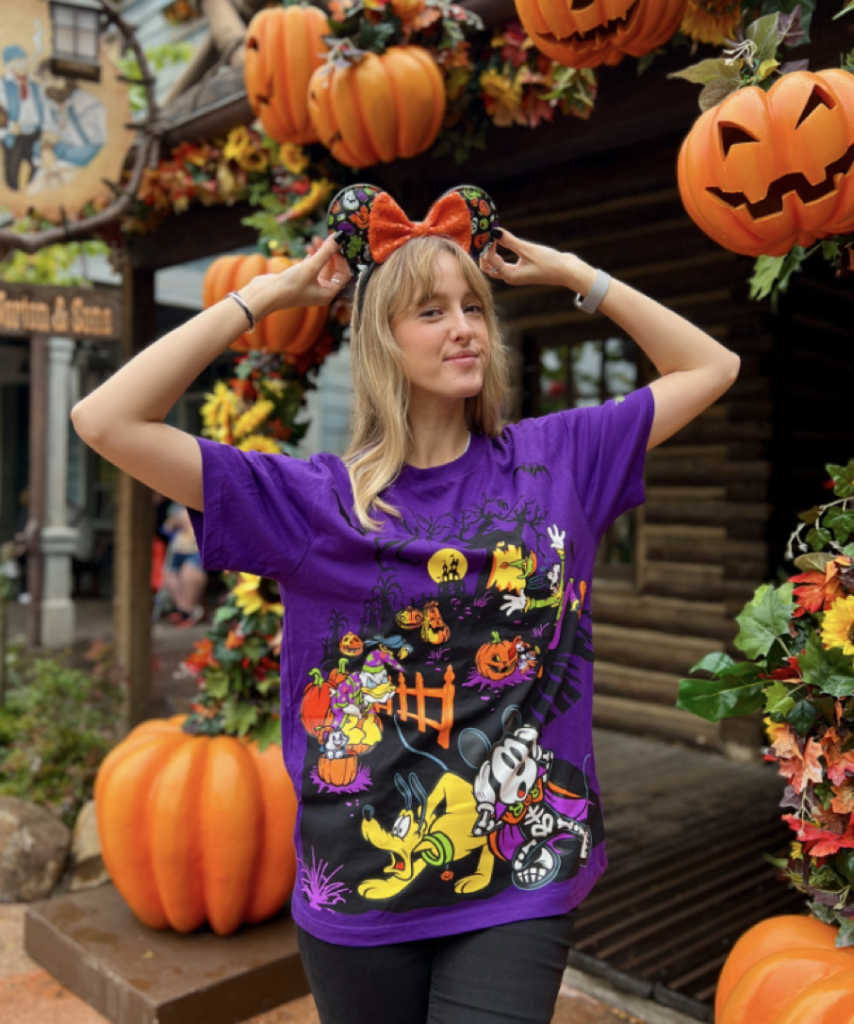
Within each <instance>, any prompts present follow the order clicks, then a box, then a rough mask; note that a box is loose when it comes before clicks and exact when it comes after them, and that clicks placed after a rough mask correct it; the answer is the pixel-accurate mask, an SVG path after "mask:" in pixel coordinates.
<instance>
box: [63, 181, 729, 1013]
mask: <svg viewBox="0 0 854 1024" xmlns="http://www.w3.org/2000/svg"><path fill="white" fill-rule="evenodd" d="M330 211H331V212H330V225H331V227H334V228H338V229H339V230H338V232H337V233H336V235H334V236H333V237H331V238H329V239H327V241H326V242H325V243H324V244H323V245H322V246H321V247H320V249H319V250H318V251H317V252H316V253H315V254H314V255H313V256H310V257H309V258H307V259H306V260H304V261H303V262H302V263H301V264H299V265H297V266H294V267H291V268H289V269H288V270H286V271H285V272H284V273H282V274H280V275H277V276H274V275H266V276H262V277H259V278H256V279H255V280H254V281H252V282H251V283H250V284H249V285H247V286H246V287H245V288H243V289H242V290H241V292H240V294H239V295H236V296H230V297H228V298H227V299H225V300H223V301H222V302H220V303H219V304H218V305H217V306H215V307H214V308H212V309H209V310H207V311H205V312H204V313H201V314H199V316H197V317H196V318H195V319H193V320H192V321H190V322H189V323H188V324H186V325H184V326H183V327H181V328H179V329H178V330H176V331H174V332H173V333H172V334H170V335H169V336H167V337H166V338H164V339H163V340H162V341H160V342H158V343H157V344H155V345H153V346H151V348H149V349H147V350H146V351H145V352H143V353H141V354H140V355H139V356H137V357H136V359H134V361H133V363H132V364H130V365H129V366H127V367H125V368H123V369H122V370H120V371H119V372H118V373H117V374H115V376H113V377H112V378H111V379H110V380H109V381H107V382H106V383H105V384H104V385H102V386H101V388H99V389H98V391H96V392H94V393H93V394H92V395H90V396H89V397H88V398H86V399H84V400H83V401H82V402H81V403H80V404H79V405H78V406H77V407H76V408H75V410H74V412H73V419H74V423H75V426H76V427H77V429H78V431H79V432H80V433H81V436H83V438H84V439H85V440H86V441H88V443H89V444H91V445H92V446H93V447H94V448H95V449H96V450H98V451H99V452H100V453H101V454H102V455H104V456H105V457H106V458H108V459H110V460H112V461H113V462H115V463H116V464H117V465H118V466H120V467H121V468H122V469H124V470H126V471H128V472H130V473H132V474H134V475H135V476H137V477H138V478H139V479H141V480H142V481H143V482H145V483H147V484H148V485H149V486H151V487H154V488H157V489H158V490H160V491H162V492H163V493H165V494H168V495H170V496H171V497H173V498H174V499H175V500H177V501H180V502H182V503H184V504H185V505H187V506H188V507H189V508H190V509H191V510H195V511H194V512H193V513H192V517H193V523H194V526H195V529H196V533H197V537H198V539H199V548H200V550H201V552H202V558H203V564H204V567H205V569H207V570H208V571H212V570H218V569H241V570H244V571H247V572H250V573H255V574H257V575H261V576H266V577H270V578H272V579H274V580H276V581H278V583H279V586H280V589H281V594H282V599H283V602H284V604H285V609H286V612H285V616H284V631H285V632H284V638H283V642H282V688H281V694H282V739H283V750H284V758H285V763H286V766H287V768H288V771H289V773H290V776H291V778H292V779H293V780H294V783H295V788H296V790H297V792H298V794H299V796H300V800H301V813H300V817H299V819H298V826H297V836H296V842H297V852H298V857H299V874H298V878H297V884H296V888H295V890H294V898H293V901H292V913H293V916H294V919H295V921H296V922H297V924H298V926H299V929H300V931H299V935H300V946H301V950H302V954H303V960H304V963H305V966H306V970H307V973H308V975H309V979H310V981H311V984H312V988H313V991H314V994H315V998H316V1000H317V1003H318V1008H319V1012H320V1017H321V1020H322V1021H323V1024H362V1022H368V1021H371V1022H375V1021H382V1022H383V1024H397V1022H400V1024H404V1022H405V1024H415V1022H418V1021H428V1022H430V1024H438V1022H440V1021H441V1022H443V1024H451V1022H454V1024H456V1022H462V1021H466V1022H468V1024H481V1022H483V1024H485V1022H487V1021H489V1022H491V1024H494V1022H500V1021H508V1022H509V1021H525V1022H531V1024H547V1022H548V1021H549V1020H550V1019H551V1016H552V1013H553V1008H554V1003H555V999H556V996H557V991H558V987H559V985H560V979H561V975H562V971H563V968H564V966H565V964H566V955H567V950H568V946H569V937H570V932H571V927H572V911H573V909H574V908H575V907H576V906H577V905H578V904H579V903H580V902H581V900H582V899H583V898H584V896H585V895H586V894H587V893H588V892H589V891H590V889H591V888H592V886H593V883H594V882H595V880H596V878H598V877H599V875H600V874H601V873H602V871H603V870H604V869H605V866H606V859H605V852H604V843H603V828H602V820H601V813H600V808H599V798H598V786H597V784H596V778H595V770H594V764H593V752H592V738H591V728H590V726H591V715H592V695H591V691H592V643H591V619H590V582H591V575H592V567H593V559H594V555H595V551H596V546H597V543H598V540H599V539H600V538H601V536H602V534H603V533H604V531H605V530H606V529H607V528H608V526H609V525H610V523H611V522H613V520H614V519H615V518H616V517H617V516H618V515H620V514H621V513H622V512H624V511H626V510H627V509H629V508H631V507H632V506H634V505H637V504H639V503H640V502H641V501H642V500H643V479H642V470H643V459H644V452H645V451H646V450H647V449H648V448H651V447H654V446H655V445H657V444H660V443H661V442H662V441H663V440H665V438H667V437H669V436H670V435H671V434H673V433H674V432H675V431H677V430H678V429H679V428H680V427H682V426H684V425H685V424H686V423H688V422H689V421H690V420H691V419H692V418H693V417H695V416H697V415H698V414H699V413H700V412H702V411H703V410H704V409H705V408H707V407H708V406H709V405H710V404H711V403H712V402H713V401H714V400H715V399H716V398H718V397H719V396H720V395H721V394H722V393H723V392H724V391H725V390H726V389H727V388H728V387H729V386H730V385H731V384H732V382H733V381H734V379H735V377H736V374H737V372H738V366H739V360H738V358H737V357H736V356H735V355H734V354H733V353H731V352H728V351H727V350H726V349H724V348H722V347H721V346H720V345H718V344H717V342H715V341H714V340H713V339H712V338H710V337H709V336H708V335H706V334H704V333H703V332H702V331H700V330H698V329H697V328H695V327H693V326H692V325H691V324H689V323H687V322H686V321H684V320H683V319H681V318H680V317H679V316H677V315H676V314H675V313H672V312H670V311H669V310H667V309H665V308H663V307H662V306H660V305H659V304H657V303H656V302H654V301H652V300H651V299H648V298H645V297H644V296H642V295H640V294H638V293H637V292H635V291H633V290H632V289H631V288H629V287H628V286H626V285H624V284H622V283H620V282H618V281H609V279H608V278H607V275H604V274H603V273H602V272H597V271H596V270H594V269H593V268H592V267H590V266H588V265H587V264H585V263H584V262H583V261H581V260H580V259H578V258H577V257H576V256H573V255H570V254H567V253H561V252H557V251H555V250H553V249H550V248H547V247H545V246H541V245H536V244H534V243H532V242H527V241H523V240H522V239H518V238H516V237H515V236H514V235H512V234H510V232H508V231H503V232H502V231H501V230H500V229H498V228H497V226H496V223H495V211H494V206H493V204H492V202H491V200H490V199H489V197H488V196H486V195H485V193H482V192H480V190H478V189H475V188H473V187H470V186H465V187H460V188H459V189H456V190H453V191H452V192H451V193H449V194H447V195H446V196H443V197H442V198H441V199H440V200H439V201H438V202H437V203H436V204H435V205H434V207H433V209H432V210H431V212H430V215H429V216H428V218H427V220H426V221H425V222H423V223H422V224H420V225H412V224H411V223H410V222H409V221H408V220H407V219H406V217H405V216H404V215H403V213H402V211H400V210H399V208H398V207H397V206H396V204H394V203H393V201H392V200H391V199H390V197H388V196H387V195H386V194H385V193H381V192H379V191H378V190H377V189H374V188H372V187H370V186H353V187H352V188H349V189H345V190H343V191H342V193H340V194H339V196H338V197H336V199H335V201H334V202H333V204H332V206H331V207H330ZM448 236H450V238H449V237H448ZM450 239H453V240H450ZM496 242H497V245H496V244H494V243H496ZM339 246H340V247H341V248H343V249H344V250H345V252H346V259H345V258H344V256H342V254H341V252H340V251H339ZM499 247H501V248H503V249H504V250H506V251H507V252H508V253H512V254H515V256H516V260H515V262H507V261H505V259H504V258H503V257H502V256H501V255H500V254H499V252H498V251H497V249H498V248H499ZM472 256H474V257H475V258H476V259H477V260H478V263H476V262H475V259H473V258H472ZM478 266H479V268H480V269H478ZM354 272H355V273H357V274H359V275H360V280H359V283H358V288H357V293H356V295H357V302H356V309H355V311H354V314H353V324H352V336H351V359H352V367H353V378H354V386H355V412H354V438H353V443H352V445H351V449H350V451H349V453H348V455H347V456H346V458H345V460H344V461H342V460H341V459H339V458H337V457H334V456H331V455H319V456H315V457H313V458H312V459H310V460H309V461H307V462H302V461H298V460H294V459H287V458H284V457H279V456H269V455H260V454H258V453H242V452H239V451H237V450H236V449H234V448H230V447H228V446H224V445H217V444H214V443H212V442H209V441H205V440H198V439H196V438H193V437H190V436H188V435H186V434H183V433H181V432H180V431H178V430H175V429H174V428H172V427H169V426H166V425H164V423H163V422H162V421H163V418H164V417H165V415H166V413H167V412H168V410H169V408H170V407H171V406H172V405H173V404H174V402H176V401H177V399H178V398H179V397H180V395H181V393H182V392H183V391H184V390H185V389H186V388H187V387H188V386H189V384H190V383H191V382H192V381H193V380H194V379H195V377H196V376H197V375H198V374H199V373H200V372H201V371H202V370H203V369H204V368H205V367H206V366H207V365H208V364H209V363H210V362H212V361H213V359H215V358H216V356H217V355H219V354H220V353H221V352H222V351H223V350H224V349H225V348H226V346H227V345H228V344H229V343H230V342H232V341H233V340H234V339H235V338H236V337H238V335H239V334H241V333H242V331H243V330H244V329H245V328H246V326H247V319H248V321H249V324H250V326H251V325H252V324H253V323H254V321H255V320H257V319H260V318H261V317H262V316H264V315H266V314H267V313H269V312H271V311H273V310H276V309H284V308H288V307H292V306H299V305H315V304H322V303H327V302H329V301H330V300H331V299H332V297H333V296H334V295H336V294H337V292H338V291H339V290H340V288H341V287H342V285H343V284H344V283H345V282H346V280H347V279H348V278H349V277H350V276H351V273H354ZM482 272H485V274H486V275H488V277H487V276H484V273H482ZM489 277H492V278H494V279H496V280H502V281H505V282H507V283H509V284H512V285H524V284H532V285H553V286H556V287H566V288H569V289H571V290H573V291H576V292H578V293H579V295H580V296H584V297H585V298H584V300H583V305H582V308H586V309H588V310H589V309H595V308H596V306H597V305H598V304H599V303H601V309H602V311H603V312H604V313H606V314H607V315H608V316H609V317H610V318H611V319H612V320H613V321H614V322H615V323H617V324H618V325H619V326H620V327H621V328H622V329H623V330H624V331H625V332H627V333H628V334H630V335H631V336H632V337H633V338H634V339H635V340H636V341H637V343H638V344H639V345H640V347H641V348H642V349H643V351H644V352H646V354H647V355H648V356H649V358H650V359H651V361H652V362H653V364H654V365H655V366H656V368H657V369H658V371H659V373H660V374H661V376H660V378H659V379H658V380H656V381H655V382H654V383H653V384H651V385H650V386H649V387H647V388H641V389H640V390H638V391H637V392H634V393H633V394H631V395H629V396H628V397H627V398H626V399H625V400H622V401H612V402H608V403H606V404H605V405H604V406H601V407H598V408H590V409H580V410H574V411H571V412H567V413H559V414H555V415H552V416H545V417H542V418H540V419H535V420H528V421H523V422H522V423H520V424H516V425H512V426H508V427H506V428H503V429H502V427H503V424H502V422H501V420H500V416H501V411H502V406H503V403H504V399H505V396H506V393H507V387H508V372H507V360H506V356H505V353H504V351H503V349H502V347H501V342H500V338H499V334H498V327H497V323H496V319H495V313H494V309H493V304H492V297H491V292H490V287H489V283H488V281H489ZM202 513H203V514H202ZM312 681H313V683H314V685H312ZM304 692H305V693H309V694H310V695H311V698H310V699H311V708H309V703H308V698H304ZM304 701H305V703H304ZM318 703H319V704H320V709H319V711H318ZM301 711H302V712H303V714H302V719H303V722H304V724H305V728H302V726H301V725H300V722H299V719H300V712H301Z"/></svg>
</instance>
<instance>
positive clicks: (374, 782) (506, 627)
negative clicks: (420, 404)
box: [300, 466, 601, 914]
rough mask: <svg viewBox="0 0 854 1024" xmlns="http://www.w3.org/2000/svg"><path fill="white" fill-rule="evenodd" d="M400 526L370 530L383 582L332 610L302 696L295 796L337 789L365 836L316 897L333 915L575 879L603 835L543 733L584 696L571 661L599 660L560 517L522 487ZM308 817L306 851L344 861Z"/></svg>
mask: <svg viewBox="0 0 854 1024" xmlns="http://www.w3.org/2000/svg"><path fill="white" fill-rule="evenodd" d="M535 468H536V467H534V466H531V467H525V470H526V473H525V474H523V476H524V475H527V474H528V473H529V472H530V473H532V472H533V470H534V469H535ZM544 472H546V473H547V472H548V470H545V469H544ZM339 508H340V511H341V515H342V516H343V517H344V518H345V519H346V520H347V522H348V523H349V525H350V526H351V527H352V528H353V529H354V530H355V531H358V532H360V533H363V531H362V530H361V527H360V526H359V525H358V523H356V522H354V521H353V520H352V519H351V518H350V517H349V516H348V515H347V514H346V512H345V511H344V509H343V507H341V506H340V503H339ZM401 525H402V527H403V530H402V531H397V534H396V536H395V537H394V539H389V538H388V536H387V535H386V536H383V535H379V536H376V535H375V536H372V537H371V538H370V539H371V541H372V543H373V544H374V558H375V562H376V564H377V568H378V573H377V577H376V584H375V585H374V586H373V588H372V590H371V592H370V595H369V597H368V599H367V600H366V601H365V603H364V606H363V610H362V614H361V617H360V620H359V621H358V622H354V621H348V620H347V619H346V617H345V616H344V615H343V614H341V613H339V612H337V611H335V610H332V611H331V612H330V616H329V634H328V636H327V638H326V640H325V641H324V644H323V651H322V652H318V658H317V665H316V667H315V668H314V669H313V670H312V673H311V675H312V679H311V681H310V682H309V684H308V686H307V687H306V688H305V692H304V694H303V697H302V702H301V708H300V717H301V720H302V722H303V725H304V727H305V728H306V731H307V732H308V733H309V735H310V736H311V737H312V739H310V740H309V744H308V748H307V753H306V762H305V764H306V771H305V773H304V776H303V779H304V782H303V799H304V801H305V802H306V804H315V803H319V802H320V801H324V802H327V801H337V803H336V804H335V805H334V806H335V807H338V808H340V817H339V819H338V825H339V826H340V827H341V828H350V829H354V830H357V833H360V834H361V839H362V840H363V841H364V844H365V845H364V847H363V849H362V851H359V852H357V853H352V854H351V856H350V858H349V860H348V861H345V863H344V864H342V865H341V866H340V870H339V868H336V869H335V872H336V879H335V881H336V896H338V897H341V898H336V900H335V901H334V904H331V903H323V904H320V905H321V906H322V908H323V909H325V910H328V911H330V912H333V913H346V914H358V913H361V912H364V911H365V910H367V909H370V906H371V905H373V906H377V905H378V904H381V905H382V907H383V909H388V910H398V909H400V910H409V909H414V908H416V907H418V908H425V907H430V906H447V905H453V903H455V902H459V900H460V899H465V898H483V897H489V896H492V895H494V894H495V893H496V892H498V891H500V890H501V889H504V888H506V887H507V886H508V885H510V886H513V887H515V888H517V889H523V890H534V889H538V888H541V887H543V886H546V885H548V884H549V883H551V882H553V881H556V880H558V881H562V880H566V879H568V878H570V877H572V876H573V875H575V874H576V873H577V872H578V870H579V868H580V867H581V866H582V865H583V864H584V863H585V862H586V860H587V858H588V856H589V853H590V850H591V848H592V846H593V845H594V843H596V842H599V841H600V840H601V822H600V818H599V814H598V798H597V795H596V793H595V790H593V789H591V786H590V784H589V780H588V777H587V775H586V773H585V771H584V769H583V767H578V766H576V765H573V764H571V763H570V762H569V761H566V760H562V759H559V758H555V756H554V754H553V752H552V751H551V750H549V749H546V748H544V747H543V745H542V744H541V735H542V730H543V729H544V728H545V727H546V726H547V725H548V724H549V723H551V722H552V721H554V720H555V719H556V718H558V717H559V716H560V715H562V714H564V713H565V712H567V711H568V710H569V709H571V708H572V706H573V705H574V704H575V702H576V701H577V700H578V698H579V697H580V693H579V691H578V690H577V689H576V688H575V687H574V686H573V682H574V681H577V680H578V678H579V674H578V666H577V664H575V665H574V664H573V661H574V659H578V658H581V659H584V660H591V659H592V650H591V646H590V636H589V632H588V631H587V630H585V628H584V627H581V628H579V622H580V619H581V618H582V616H584V615H587V616H589V612H588V611H587V609H585V608H584V599H585V596H586V592H587V586H586V583H585V581H584V580H578V581H576V580H575V579H574V578H573V576H572V574H571V565H572V561H573V557H574V547H573V544H572V541H571V539H569V540H568V539H567V536H566V531H565V530H564V529H562V528H561V525H560V524H559V523H557V522H554V521H551V520H550V517H549V516H548V513H547V511H546V510H545V509H543V508H542V506H541V505H538V504H536V503H535V502H531V501H527V500H525V498H524V497H520V498H519V499H518V500H517V501H516V502H515V503H514V504H509V503H507V502H505V501H502V500H497V499H484V500H483V501H482V502H481V503H480V504H479V505H478V506H477V508H475V509H470V510H460V511H459V513H449V514H446V515H444V516H442V517H439V518H438V519H429V518H427V517H424V516H417V515H404V517H403V520H402V524H401ZM414 578H415V579H420V580H421V588H420V589H418V590H416V591H415V592H411V588H412V580H413V579H414ZM403 579H405V580H406V581H407V584H406V585H407V587H408V588H410V589H407V590H406V591H405V590H404V588H403V585H402V582H401V581H402V580H403ZM484 715H486V724H484ZM475 723H477V724H475ZM312 740H313V741H314V742H312ZM401 765H405V766H406V768H405V770H404V771H401V770H399V768H400V766H401ZM413 765H415V768H414V770H413ZM324 807H327V804H326V803H324ZM330 810H331V808H327V816H326V819H325V820H326V821H327V823H328V822H329V821H330V820H331V819H330V817H329V813H330ZM332 813H334V810H332ZM307 820H308V819H307V817H306V818H304V823H303V829H302V843H303V849H308V848H311V850H312V857H314V856H315V851H317V854H316V855H317V856H321V857H324V858H327V860H328V861H329V862H330V863H336V864H337V859H334V855H333V854H332V850H334V849H335V842H334V836H332V835H326V836H324V835H323V834H320V833H317V832H312V831H311V830H310V829H308V832H309V833H310V834H307V827H306V824H307ZM312 820H315V819H314V818H312ZM347 845H348V848H349V849H350V850H351V851H352V850H353V846H354V844H353V836H352V834H351V837H350V840H349V841H348V844H347ZM313 863H318V864H325V863H326V861H322V860H321V861H316V862H313ZM304 872H305V874H306V877H309V876H310V874H311V873H310V871H308V869H306V868H304ZM315 875H318V878H317V879H315V883H313V884H312V887H311V894H310V893H309V892H306V894H305V895H306V898H307V899H308V900H309V902H310V904H311V905H312V906H314V907H315V909H317V908H318V902H317V896H316V895H314V893H315V889H317V887H318V886H320V885H321V882H322V878H321V876H320V873H319V872H318V871H317V870H316V869H315ZM311 877H314V876H311ZM337 886H341V888H338V887H337ZM333 906H334V909H333Z"/></svg>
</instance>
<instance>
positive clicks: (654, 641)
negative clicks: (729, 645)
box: [593, 622, 724, 674]
mask: <svg viewBox="0 0 854 1024" xmlns="http://www.w3.org/2000/svg"><path fill="white" fill-rule="evenodd" d="M662 626H663V627H664V628H662V629H657V630H653V629H630V628H625V627H623V626H619V625H614V624H610V623H601V622H599V623H595V624H594V627H593V644H594V649H595V652H596V659H597V660H596V664H597V667H598V665H599V659H600V658H601V659H602V660H603V661H605V662H608V663H610V664H612V666H614V667H616V666H617V665H623V666H627V667H628V668H629V670H631V669H632V667H634V666H637V668H640V669H648V670H649V671H651V672H655V673H662V672H664V673H667V672H671V673H680V674H684V673H686V672H687V671H688V670H689V669H690V668H691V666H692V665H695V664H696V663H697V662H698V661H699V660H700V659H701V658H702V657H704V656H705V655H706V654H708V653H709V651H712V650H717V651H722V650H723V649H724V643H723V641H721V640H714V639H710V638H709V637H703V636H701V637H695V636H688V635H685V634H680V633H675V634H674V633H669V632H668V631H667V630H666V624H664V623H662Z"/></svg>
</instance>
